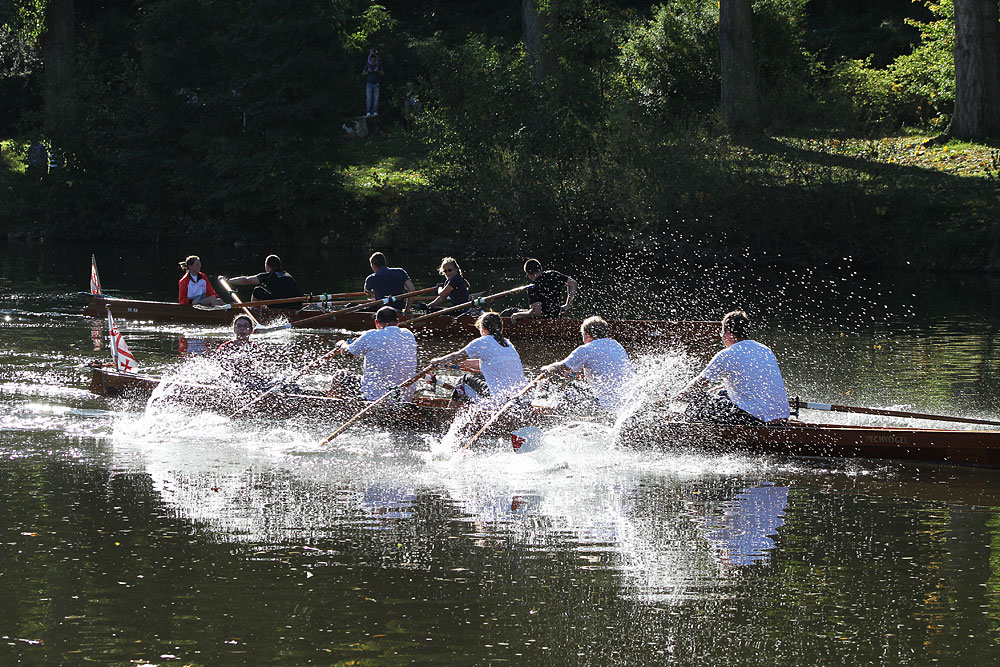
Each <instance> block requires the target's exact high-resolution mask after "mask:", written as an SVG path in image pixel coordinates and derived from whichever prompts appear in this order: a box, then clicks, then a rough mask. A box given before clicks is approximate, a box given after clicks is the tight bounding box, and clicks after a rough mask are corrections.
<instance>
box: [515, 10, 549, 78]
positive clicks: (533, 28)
mask: <svg viewBox="0 0 1000 667" xmlns="http://www.w3.org/2000/svg"><path fill="white" fill-rule="evenodd" d="M521 22H522V29H521V30H522V35H523V36H524V50H525V51H527V53H528V62H529V63H531V71H532V74H533V78H534V81H535V84H536V85H542V84H543V83H545V79H546V78H547V77H548V75H549V73H550V72H549V61H548V58H547V57H546V54H545V44H544V43H543V39H542V36H543V34H544V32H545V18H544V17H543V16H541V15H540V14H539V13H538V0H521Z"/></svg>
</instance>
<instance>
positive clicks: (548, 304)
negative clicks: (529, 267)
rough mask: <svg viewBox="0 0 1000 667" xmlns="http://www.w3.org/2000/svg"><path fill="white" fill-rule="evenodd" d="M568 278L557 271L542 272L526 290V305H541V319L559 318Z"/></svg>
mask: <svg viewBox="0 0 1000 667" xmlns="http://www.w3.org/2000/svg"><path fill="white" fill-rule="evenodd" d="M568 280H569V276H567V275H566V274H565V273H560V272H559V271H552V270H549V271H542V274H541V275H540V276H538V279H537V280H535V283H534V285H532V286H531V287H529V288H528V290H527V291H528V303H529V304H532V303H541V304H542V317H559V311H560V310H561V309H562V305H563V292H564V291H565V289H566V281H568Z"/></svg>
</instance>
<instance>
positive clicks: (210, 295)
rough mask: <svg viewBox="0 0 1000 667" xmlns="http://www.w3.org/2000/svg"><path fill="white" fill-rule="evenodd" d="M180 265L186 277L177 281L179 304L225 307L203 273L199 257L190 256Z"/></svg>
mask: <svg viewBox="0 0 1000 667" xmlns="http://www.w3.org/2000/svg"><path fill="white" fill-rule="evenodd" d="M179 264H180V267H181V271H183V272H184V275H183V276H182V277H181V279H180V280H178V281H177V303H180V304H184V305H194V304H198V305H200V306H223V305H225V304H224V302H223V301H222V299H220V298H219V295H218V294H216V292H215V288H214V287H212V283H210V282H209V281H208V278H206V277H205V274H204V273H202V272H201V258H200V257H198V255H190V256H188V258H187V259H185V260H184V261H183V262H180V263H179Z"/></svg>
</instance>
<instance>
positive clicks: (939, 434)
mask: <svg viewBox="0 0 1000 667" xmlns="http://www.w3.org/2000/svg"><path fill="white" fill-rule="evenodd" d="M644 421H645V423H644V424H642V423H640V424H637V425H632V426H631V427H628V428H626V429H625V430H624V431H623V433H622V437H621V441H622V443H623V444H624V445H626V446H631V447H636V448H642V449H657V450H668V449H669V450H676V449H677V448H679V447H688V448H692V449H698V450H701V451H704V450H709V451H717V452H733V451H739V452H745V453H750V454H784V455H789V456H815V457H824V458H858V457H860V458H869V459H900V460H910V461H930V462H936V463H953V464H962V465H977V466H988V467H1000V431H983V430H957V429H937V428H904V427H896V426H852V425H840V424H816V423H808V422H799V421H795V420H792V421H789V422H788V424H787V425H783V426H718V425H710V424H691V423H684V422H674V423H671V422H665V421H663V420H662V419H660V420H644Z"/></svg>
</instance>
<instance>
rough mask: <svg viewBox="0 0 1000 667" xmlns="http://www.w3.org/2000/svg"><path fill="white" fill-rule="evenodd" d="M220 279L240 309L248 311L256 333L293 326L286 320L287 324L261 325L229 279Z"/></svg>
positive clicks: (247, 313)
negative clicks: (231, 285) (230, 284)
mask: <svg viewBox="0 0 1000 667" xmlns="http://www.w3.org/2000/svg"><path fill="white" fill-rule="evenodd" d="M218 281H219V284H220V285H222V288H223V289H224V290H225V291H226V292H227V293H228V294H229V296H230V297H232V299H233V301H234V302H235V303H236V304H237V305H238V306H239V307H240V310H242V311H243V312H244V313H246V316H247V317H249V318H250V321H251V322H253V324H254V331H255V332H256V333H259V334H262V333H270V332H272V331H280V330H281V329H288V328H290V327H291V326H292V325H291V324H288V323H287V322H286V323H285V324H278V325H275V326H272V327H262V326H261V325H260V322H258V321H257V318H256V317H254V316H253V313H251V312H250V309H249V308H247V307H246V305H245V304H244V303H243V301H241V300H240V295H239V294H237V293H236V290H234V289H233V288H232V287H230V286H229V281H228V280H226V279H225V277H223V276H219V277H218Z"/></svg>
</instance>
